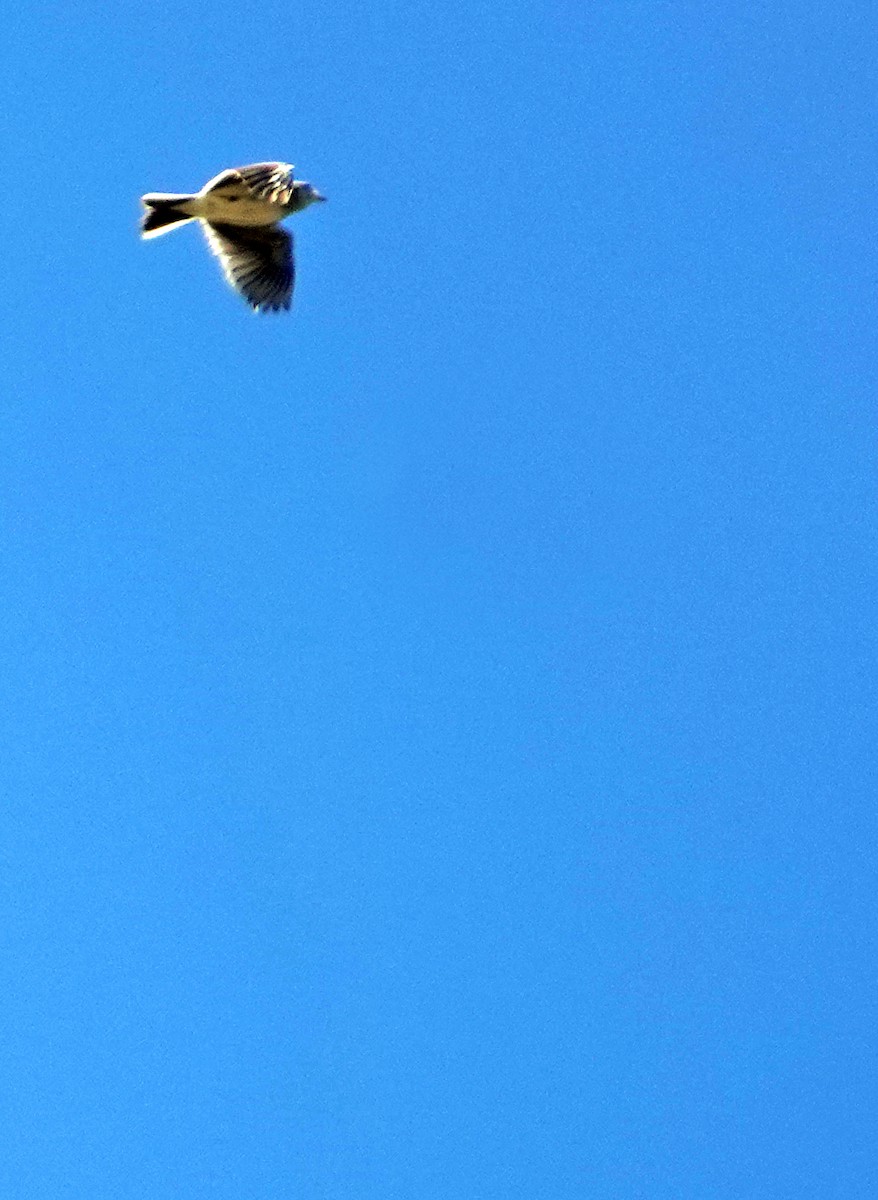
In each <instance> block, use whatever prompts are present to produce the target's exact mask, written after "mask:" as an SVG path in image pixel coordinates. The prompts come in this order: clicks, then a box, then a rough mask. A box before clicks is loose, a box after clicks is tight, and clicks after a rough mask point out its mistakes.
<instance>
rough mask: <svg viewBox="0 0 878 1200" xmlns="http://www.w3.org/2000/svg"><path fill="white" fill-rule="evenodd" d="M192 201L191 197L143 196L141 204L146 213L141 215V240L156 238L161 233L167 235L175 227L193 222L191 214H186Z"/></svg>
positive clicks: (159, 194)
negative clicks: (144, 207)
mask: <svg viewBox="0 0 878 1200" xmlns="http://www.w3.org/2000/svg"><path fill="white" fill-rule="evenodd" d="M192 199H193V197H192V196H188V195H179V196H177V195H164V194H162V193H155V194H154V195H150V196H144V197H143V203H144V204H145V205H146V207H147V211H146V212H145V213H144V214H143V221H142V222H141V225H140V236H141V237H143V238H154V237H158V236H159V235H160V234H162V233H168V232H169V231H170V230H171V229H174V228H175V227H176V226H177V225H182V224H184V223H185V222H186V221H191V220H193V219H194V218H193V216H192V214H191V213H189V212H186V208H187V207H188V202H189V201H191V200H192Z"/></svg>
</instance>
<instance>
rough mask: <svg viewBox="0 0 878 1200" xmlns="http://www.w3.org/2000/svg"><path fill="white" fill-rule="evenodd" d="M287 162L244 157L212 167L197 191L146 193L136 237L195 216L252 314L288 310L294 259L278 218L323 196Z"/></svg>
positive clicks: (289, 239)
mask: <svg viewBox="0 0 878 1200" xmlns="http://www.w3.org/2000/svg"><path fill="white" fill-rule="evenodd" d="M294 169H295V168H294V167H293V165H292V163H283V162H264V163H251V164H250V166H247V167H231V168H229V169H227V170H225V171H220V173H219V175H215V176H214V178H213V179H211V180H210V181H209V182H208V183H206V184H205V185H204V187H203V188H202V189H201V191H200V192H195V193H188V192H184V193H175V192H148V193H147V194H146V195H145V196H142V197H141V202H142V204H143V206H144V208H145V210H146V211H145V212H144V214H143V217H142V220H141V225H140V236H141V237H142V238H154V237H160V236H161V234H163V233H169V232H170V230H172V229H176V228H178V227H179V226H180V225H185V224H187V223H188V222H189V221H196V220H197V221H199V222H200V224H201V228H202V229H203V231H204V234H205V237H206V238H207V244H208V246H209V247H210V249H211V250H212V252H213V253H214V254H215V255H216V257H217V258H218V259H219V262H220V266H221V267H222V270H223V274H224V275H225V277H226V279H227V281H228V282H229V283H230V284H231V286H232V287H233V288H235V290H236V291H237V292H239V293H240V295H242V296H243V297H244V299H245V300H246V301H247V303H248V304H249V305H250V307H251V308H252V309H254V311H256V312H280V311H282V310H285V309H289V307H290V304H291V303H292V298H293V284H294V283H295V278H296V265H295V259H294V257H293V237H292V234H290V233H288V232H287V231H286V230H285V229H283V228H281V226H280V224H279V222H280V221H282V220H283V219H284V218H285V217H288V216H290V215H291V214H292V213H296V212H301V210H302V209H304V208H307V207H308V206H309V205H310V204H315V203H316V202H317V201H320V200H325V199H326V197H325V196H323V195H321V194H320V192H318V191H317V189H316V188H315V187H313V186H312V185H311V184H310V183H306V182H305V181H304V180H301V179H299V180H297V179H295V178H294V177H293V171H294Z"/></svg>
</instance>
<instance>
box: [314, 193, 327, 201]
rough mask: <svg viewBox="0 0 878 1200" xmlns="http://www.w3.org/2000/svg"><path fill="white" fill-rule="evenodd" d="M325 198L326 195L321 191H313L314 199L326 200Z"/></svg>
mask: <svg viewBox="0 0 878 1200" xmlns="http://www.w3.org/2000/svg"><path fill="white" fill-rule="evenodd" d="M327 198H328V197H326V196H324V195H323V194H322V193H321V192H315V193H314V199H315V200H326V199H327Z"/></svg>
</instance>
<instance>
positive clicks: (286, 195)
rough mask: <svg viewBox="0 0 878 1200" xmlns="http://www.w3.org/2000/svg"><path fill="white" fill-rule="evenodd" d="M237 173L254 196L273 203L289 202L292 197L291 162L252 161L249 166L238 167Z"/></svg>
mask: <svg viewBox="0 0 878 1200" xmlns="http://www.w3.org/2000/svg"><path fill="white" fill-rule="evenodd" d="M237 174H238V175H240V177H241V178H242V179H243V180H244V183H245V184H246V185H247V187H248V188H249V189H250V192H251V194H252V195H254V196H259V197H260V198H261V199H264V200H271V201H272V202H273V203H274V204H289V202H290V200H291V199H292V195H293V165H292V163H278V162H269V163H252V164H251V165H250V166H249V167H238V168H237Z"/></svg>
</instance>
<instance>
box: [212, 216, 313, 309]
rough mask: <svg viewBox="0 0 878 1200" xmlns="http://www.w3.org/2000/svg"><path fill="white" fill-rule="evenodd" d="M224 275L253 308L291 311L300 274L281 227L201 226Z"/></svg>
mask: <svg viewBox="0 0 878 1200" xmlns="http://www.w3.org/2000/svg"><path fill="white" fill-rule="evenodd" d="M201 224H202V227H203V228H204V232H205V235H206V237H207V242H208V245H209V246H210V248H211V250H212V251H213V253H214V254H215V255H216V256H217V258H218V259H219V261H220V265H221V266H222V269H223V274H224V275H225V277H226V279H227V280H228V281H229V283H230V284H231V285H232V287H233V288H235V289H236V290H237V291H238V292H240V293H241V295H242V296H243V297H244V299H245V300H246V301H247V303H248V304H249V305H250V306H251V308H258V309H264V310H266V311H269V312H272V311H273V312H277V311H279V310H280V309H282V308H289V307H290V303H291V300H292V296H293V283H294V282H295V276H296V270H295V263H294V261H293V239H292V237H291V235H290V234H288V233H287V232H286V231H285V230H283V229H280V228H279V227H278V226H277V225H264V226H257V227H251V228H246V229H245V228H244V227H243V226H240V225H211V224H210V223H209V222H208V221H202V222H201Z"/></svg>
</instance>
